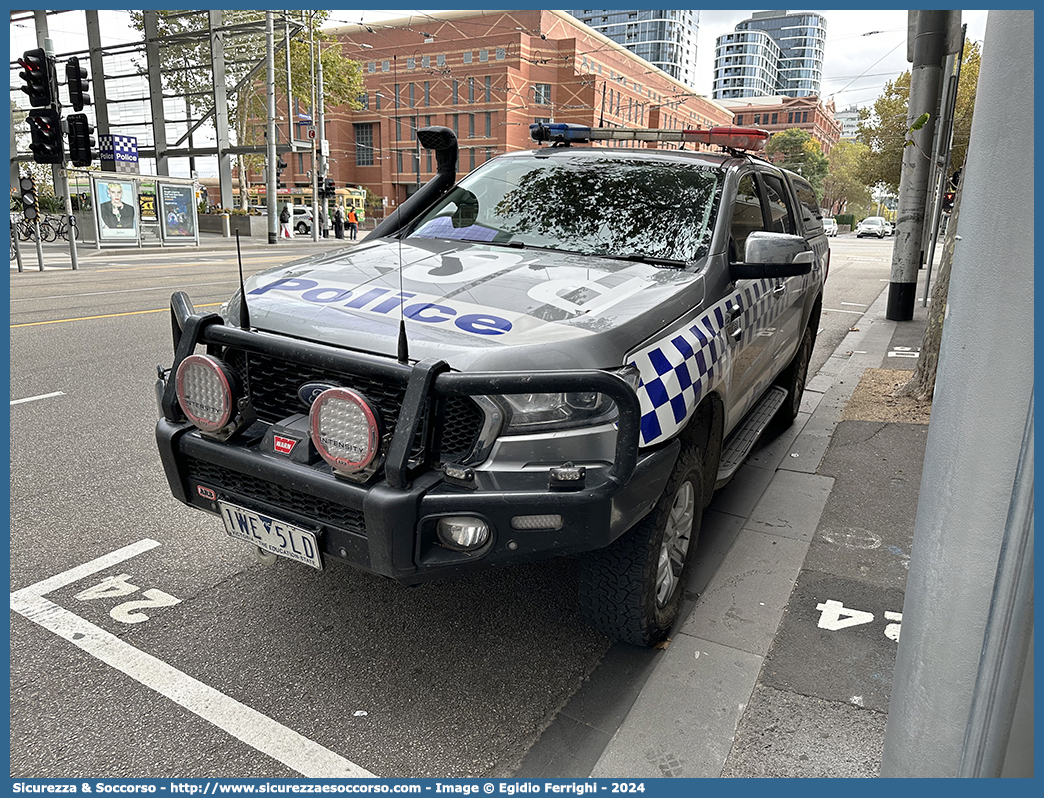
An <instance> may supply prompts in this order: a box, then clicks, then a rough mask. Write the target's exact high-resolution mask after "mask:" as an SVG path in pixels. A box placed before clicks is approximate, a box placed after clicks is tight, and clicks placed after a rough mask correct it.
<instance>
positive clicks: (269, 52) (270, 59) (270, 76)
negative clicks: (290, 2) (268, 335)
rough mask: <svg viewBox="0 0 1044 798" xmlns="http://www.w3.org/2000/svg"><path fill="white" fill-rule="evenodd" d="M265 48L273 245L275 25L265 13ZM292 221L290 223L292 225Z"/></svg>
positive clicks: (273, 238)
mask: <svg viewBox="0 0 1044 798" xmlns="http://www.w3.org/2000/svg"><path fill="white" fill-rule="evenodd" d="M265 48H266V52H265V55H266V59H265V60H266V62H267V63H266V72H267V75H266V79H267V84H268V85H267V88H268V127H267V128H266V133H265V136H266V138H267V139H268V185H267V186H266V187H265V193H266V194H267V195H268V243H269V244H274V243H276V242H277V241H278V240H279V202H278V197H277V196H276V182H277V181H278V179H279V178H278V176H277V175H276V124H275V123H276V119H275V116H276V105H275V24H274V21H273V18H272V12H271V11H266V12H265ZM293 221H294V220H293V219H290V223H291V224H293Z"/></svg>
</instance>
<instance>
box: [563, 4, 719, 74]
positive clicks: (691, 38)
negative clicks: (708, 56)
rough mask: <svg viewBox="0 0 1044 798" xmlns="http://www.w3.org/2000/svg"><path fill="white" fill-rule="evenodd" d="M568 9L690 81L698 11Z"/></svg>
mask: <svg viewBox="0 0 1044 798" xmlns="http://www.w3.org/2000/svg"><path fill="white" fill-rule="evenodd" d="M569 13H570V14H572V15H573V16H574V17H576V18H577V19H578V20H580V21H581V22H583V23H584V24H585V25H587V26H588V27H590V28H594V29H595V30H596V31H598V32H599V33H601V34H602V35H603V36H606V37H608V38H610V39H612V40H613V41H614V42H617V43H618V44H622V45H623V46H624V47H626V48H627V49H628V50H630V51H631V52H632V53H634V54H635V55H636V56H638V57H639V58H643V59H645V60H646V61H648V62H649V63H650V64H652V65H653V66H655V67H659V68H660V69H662V70H663V71H664V72H666V73H667V74H668V75H670V76H671V77H672V78H674V79H675V80H680V81H681V82H682V83H685V84H687V85H690V86H691V85H692V83H693V80H694V78H695V66H696V34H697V32H698V31H699V26H700V12H699V11H648V10H641V9H640V10H631V11H618V10H605V9H602V10H591V9H586V10H579V11H570V12H569Z"/></svg>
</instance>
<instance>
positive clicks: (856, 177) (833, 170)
mask: <svg viewBox="0 0 1044 798" xmlns="http://www.w3.org/2000/svg"><path fill="white" fill-rule="evenodd" d="M867 151H868V148H867V146H866V145H865V144H863V143H861V142H858V141H839V142H838V143H837V144H835V145H834V146H833V147H832V148H831V149H830V157H829V159H828V161H829V168H830V171H829V172H828V173H827V176H826V177H825V178H824V180H823V195H822V196H823V207H824V208H829V209H830V210H831V211H832V212H834V213H840V212H841V211H843V210H845V209H846V208H857V207H858V208H865V207H866V203H867V202H869V200H870V191H869V190H868V189H867V187H866V184H865V183H864V182H863V180H862V177H861V176H860V169H861V167H862V164H863V161H864V159H865V158H866V155H867Z"/></svg>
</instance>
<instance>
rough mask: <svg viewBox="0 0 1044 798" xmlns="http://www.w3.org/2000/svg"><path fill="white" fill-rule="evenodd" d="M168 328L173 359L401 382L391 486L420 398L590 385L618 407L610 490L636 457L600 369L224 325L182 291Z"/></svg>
mask: <svg viewBox="0 0 1044 798" xmlns="http://www.w3.org/2000/svg"><path fill="white" fill-rule="evenodd" d="M170 315H171V329H172V333H173V336H174V363H173V365H172V366H171V372H170V373H171V374H175V373H177V369H178V366H179V365H180V364H181V362H182V361H183V360H184V359H185V358H186V357H188V356H189V355H190V354H192V353H193V351H194V350H195V348H196V346H197V345H199V344H203V345H205V346H207V347H208V353H214V354H216V351H217V348H218V347H232V348H235V349H240V350H243V351H245V352H247V353H253V354H264V355H268V356H271V357H276V358H281V359H283V360H288V361H294V362H299V363H303V364H306V365H309V366H313V367H316V368H322V369H329V370H331V371H340V372H344V373H348V374H359V375H361V376H366V377H372V378H376V379H381V380H384V381H386V382H387V383H389V384H393V385H396V386H399V387H401V388H405V397H404V399H403V406H402V411H401V412H400V415H399V421H398V423H397V425H396V427H395V431H394V433H393V435H392V439H391V444H390V446H389V449H388V454H387V457H386V459H385V479H386V481H387V483H388V485H389V486H390V487H393V488H398V489H402V490H404V489H406V488H408V487H409V484H410V482H409V475H408V472H407V464H408V461H409V456H410V448H411V444H412V441H413V439H414V436H415V434H416V432H417V428H418V426H419V425H420V424H421V423H422V420H423V407H424V401H425V399H426V398H428V397H429V396H432V395H435V396H483V395H496V394H517V393H556V392H559V391H562V392H573V391H597V392H599V393H603V394H605V395H607V396H609V397H610V398H611V399H612V400H613V401H614V402H615V403H616V407H617V410H618V413H619V416H618V419H617V436H616V450H615V456H614V460H613V464H612V466H611V468H610V469H609V471H608V472H607V474H606V477H607V480H608V482H609V483H610V484H609V485H607V486H606V487H607V488H608V491H607V492H608V493H609V494H610V495H611V494H613V493H615V492H617V491H618V490H619V489H620V488H622V487H623V486H624V485H627V484H628V482H629V481H630V479H631V476H632V475H633V473H634V470H635V465H636V463H637V461H638V443H639V434H640V423H641V409H640V406H639V402H638V397H637V395H636V394H635V392H634V390H633V389H632V388H631V386H630V385H628V384H627V383H626V382H625V381H624V380H623V379H622V378H621V377H619V376H617V375H615V374H611V373H609V372H606V371H599V370H597V369H586V370H579V371H568V372H567V371H562V372H527V371H503V372H479V373H472V374H465V373H460V372H452V371H450V370H449V365H448V364H446V363H445V362H444V361H441V360H434V359H429V360H423V361H420V362H419V363H417V364H415V365H408V364H404V363H399V362H396V361H394V360H391V359H389V358H383V357H378V356H375V355H369V354H365V353H360V352H349V351H346V350H343V349H339V348H337V347H332V346H327V345H325V344H318V343H314V342H311V341H302V340H299V339H291V338H286V337H284V336H280V335H273V334H271V333H265V332H259V331H252V330H242V329H239V328H237V327H230V326H228V325H226V324H225V323H224V322H223V320H222V318H221V317H220V316H219V315H218V314H216V313H201V314H197V313H196V311H195V308H194V307H193V305H192V302H191V300H190V299H189V297H188V295H187V294H185V293H184V292H183V291H178V292H176V293H174V294H173V295H172V296H171V301H170ZM160 406H161V409H162V412H163V415H164V417H165V418H166V419H168V420H169V421H174V422H179V421H184V416H183V414H182V413H181V408H180V407H179V405H178V399H177V386H176V381H175V380H173V379H168V380H167V381H166V386H165V388H164V390H163V394H162V397H161V398H160Z"/></svg>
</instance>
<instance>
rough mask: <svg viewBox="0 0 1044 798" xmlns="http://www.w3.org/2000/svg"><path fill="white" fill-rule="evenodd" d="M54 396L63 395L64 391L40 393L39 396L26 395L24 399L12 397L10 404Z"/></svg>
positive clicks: (19, 403) (20, 403)
mask: <svg viewBox="0 0 1044 798" xmlns="http://www.w3.org/2000/svg"><path fill="white" fill-rule="evenodd" d="M56 396H65V391H55V392H54V393H42V394H40V395H39V396H27V397H25V399H12V400H11V404H12V405H22V404H25V403H26V402H36V401H38V400H40V399H54V397H56Z"/></svg>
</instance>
